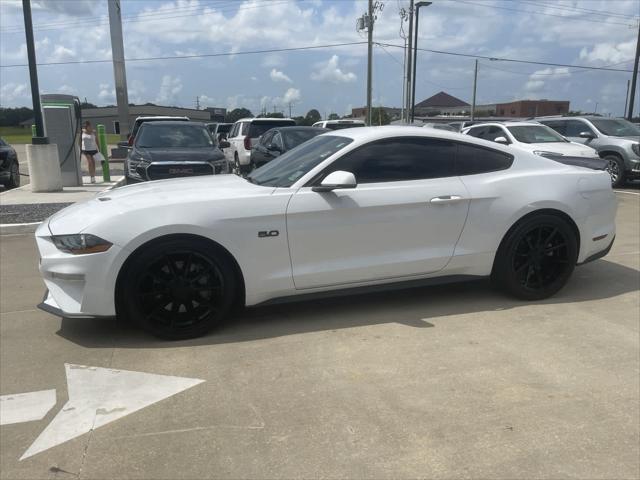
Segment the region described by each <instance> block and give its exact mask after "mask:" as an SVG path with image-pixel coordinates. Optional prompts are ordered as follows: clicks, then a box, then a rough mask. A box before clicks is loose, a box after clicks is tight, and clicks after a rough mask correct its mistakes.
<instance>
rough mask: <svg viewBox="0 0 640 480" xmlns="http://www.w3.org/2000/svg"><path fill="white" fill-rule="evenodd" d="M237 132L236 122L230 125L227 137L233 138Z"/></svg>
mask: <svg viewBox="0 0 640 480" xmlns="http://www.w3.org/2000/svg"><path fill="white" fill-rule="evenodd" d="M237 132H238V124H237V123H234V124H233V127H231V132H230V133H229V137H231V138H233V137H235V136H236V135H237Z"/></svg>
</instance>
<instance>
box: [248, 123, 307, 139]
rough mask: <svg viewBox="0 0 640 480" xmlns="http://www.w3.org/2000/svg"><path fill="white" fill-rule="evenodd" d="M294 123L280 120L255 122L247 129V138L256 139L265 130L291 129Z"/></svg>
mask: <svg viewBox="0 0 640 480" xmlns="http://www.w3.org/2000/svg"><path fill="white" fill-rule="evenodd" d="M295 124H296V122H294V121H293V120H282V121H270V122H260V121H256V122H253V123H251V126H250V127H249V137H251V138H257V137H259V136H260V135H262V134H263V133H264V132H266V131H267V130H271V129H272V128H276V127H291V126H293V125H295ZM242 133H244V131H243V132H242Z"/></svg>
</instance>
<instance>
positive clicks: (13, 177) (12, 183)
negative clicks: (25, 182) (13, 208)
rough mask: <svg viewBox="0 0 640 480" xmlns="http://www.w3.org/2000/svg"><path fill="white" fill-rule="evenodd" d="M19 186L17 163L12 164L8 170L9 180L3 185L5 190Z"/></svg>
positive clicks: (18, 167) (18, 166)
mask: <svg viewBox="0 0 640 480" xmlns="http://www.w3.org/2000/svg"><path fill="white" fill-rule="evenodd" d="M19 186H20V165H19V164H18V162H13V163H12V164H11V167H10V169H9V180H7V183H6V184H5V187H6V188H7V189H10V188H18V187H19Z"/></svg>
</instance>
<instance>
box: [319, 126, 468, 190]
mask: <svg viewBox="0 0 640 480" xmlns="http://www.w3.org/2000/svg"><path fill="white" fill-rule="evenodd" d="M455 153H456V148H455V144H454V143H453V142H450V141H447V140H438V139H431V138H421V137H418V138H415V137H400V138H388V139H384V140H378V141H375V142H371V143H368V144H366V145H363V146H362V147H360V148H358V149H356V150H354V151H352V152H349V153H347V154H346V155H345V156H344V157H342V158H339V159H338V160H336V161H335V162H333V163H332V164H331V165H330V166H329V167H327V169H325V171H324V172H323V174H322V176H321V178H324V177H326V176H327V175H328V174H330V173H332V172H335V171H337V170H343V171H346V172H351V173H353V174H354V175H355V177H356V181H357V182H358V183H359V184H361V183H382V182H401V181H408V180H423V179H429V178H442V177H450V176H453V175H455V172H454V163H455Z"/></svg>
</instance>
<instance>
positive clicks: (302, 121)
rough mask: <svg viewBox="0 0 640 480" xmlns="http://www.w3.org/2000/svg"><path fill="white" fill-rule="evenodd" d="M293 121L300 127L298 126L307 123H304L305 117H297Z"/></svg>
mask: <svg viewBox="0 0 640 480" xmlns="http://www.w3.org/2000/svg"><path fill="white" fill-rule="evenodd" d="M293 119H294V120H295V122H296V125H298V126H302V125H306V123H304V117H303V116H302V115H299V116H297V117H293Z"/></svg>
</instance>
